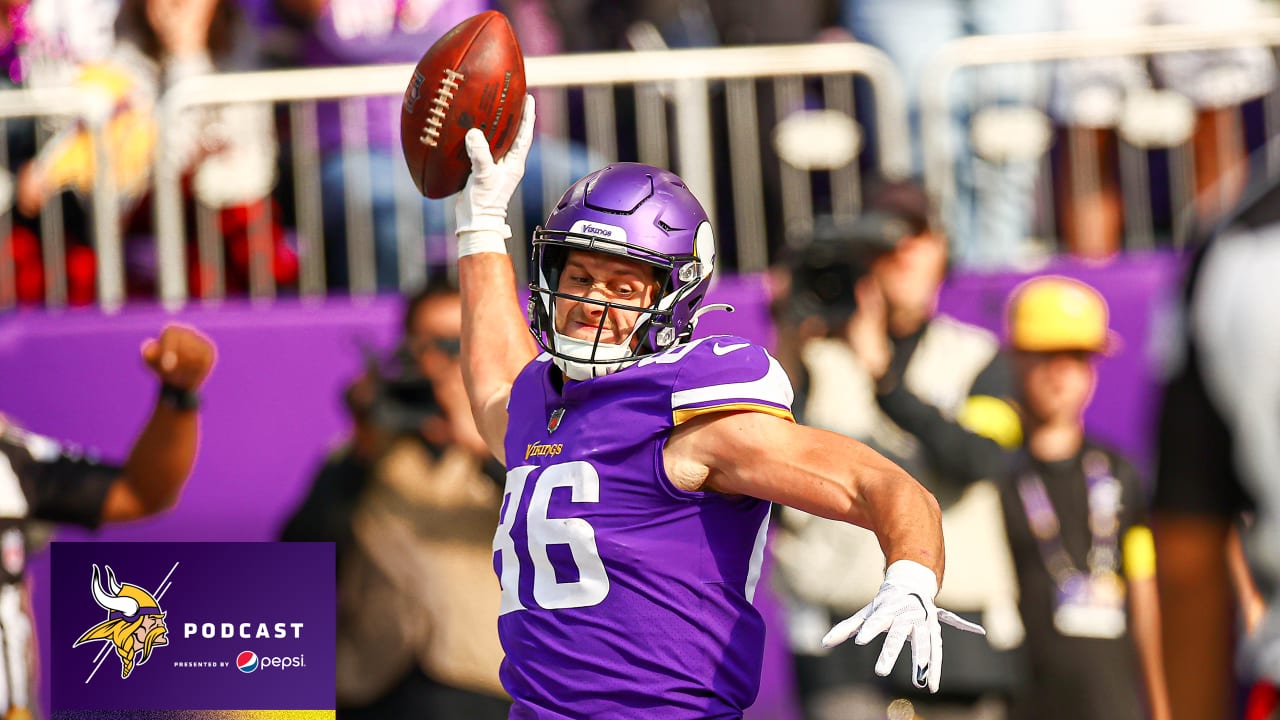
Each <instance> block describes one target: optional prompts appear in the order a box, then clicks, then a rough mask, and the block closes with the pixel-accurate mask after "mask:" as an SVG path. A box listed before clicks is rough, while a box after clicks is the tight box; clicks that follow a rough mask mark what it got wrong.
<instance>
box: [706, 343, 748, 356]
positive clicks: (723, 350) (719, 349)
mask: <svg viewBox="0 0 1280 720" xmlns="http://www.w3.org/2000/svg"><path fill="white" fill-rule="evenodd" d="M744 347H751V343H734V344H732V345H724V346H721V345H720V343H716V344H715V345H712V346H711V352H713V353H715V354H717V355H728V354H729V353H731V352H733V351H734V350H741V349H742V348H744Z"/></svg>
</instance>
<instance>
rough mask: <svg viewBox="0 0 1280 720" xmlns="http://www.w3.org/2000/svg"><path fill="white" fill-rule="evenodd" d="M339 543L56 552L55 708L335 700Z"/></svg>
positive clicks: (252, 705) (314, 704)
mask: <svg viewBox="0 0 1280 720" xmlns="http://www.w3.org/2000/svg"><path fill="white" fill-rule="evenodd" d="M334 568H335V562H334V556H333V545H332V544H331V543H288V544H286V543H156V542H151V543H118V542H110V543H66V542H55V543H54V544H53V549H52V586H51V592H50V596H51V597H50V616H51V618H56V622H52V623H50V625H49V630H48V632H49V634H50V637H51V640H52V644H53V673H52V675H53V677H52V681H53V708H52V709H53V711H54V712H55V713H57V712H59V711H63V710H332V709H334V679H335V669H334V647H335V632H334V622H335V619H336V617H337V613H336V607H335V602H336V601H335V593H334V587H335V585H334V583H335V579H334Z"/></svg>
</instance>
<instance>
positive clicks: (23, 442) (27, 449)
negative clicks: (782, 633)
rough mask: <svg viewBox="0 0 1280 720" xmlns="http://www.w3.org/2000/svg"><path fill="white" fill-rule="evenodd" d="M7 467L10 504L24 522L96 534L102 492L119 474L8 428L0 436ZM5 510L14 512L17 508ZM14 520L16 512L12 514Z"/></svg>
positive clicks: (59, 446)
mask: <svg viewBox="0 0 1280 720" xmlns="http://www.w3.org/2000/svg"><path fill="white" fill-rule="evenodd" d="M0 444H3V446H4V447H3V449H4V454H5V455H6V457H7V458H8V459H9V461H10V467H9V468H8V470H10V471H11V472H12V473H13V477H12V478H10V479H11V480H12V481H13V482H12V483H11V484H10V488H11V491H12V492H14V493H21V495H22V498H21V500H20V501H19V499H18V498H17V496H16V495H14V496H12V498H11V502H12V503H16V505H17V506H24V507H25V513H23V514H24V515H25V516H26V517H30V518H33V519H37V520H46V521H49V522H59V523H70V524H74V525H82V526H84V527H89V528H96V527H97V526H98V525H99V524H100V523H101V522H102V507H103V505H104V503H105V502H106V499H107V491H108V490H110V488H111V485H112V484H113V483H115V482H116V480H117V479H118V478H119V477H120V475H121V473H122V472H123V469H122V468H120V467H118V466H115V465H110V464H106V463H102V462H99V461H98V460H97V459H95V458H93V457H91V456H89V455H88V454H86V453H84V452H82V451H80V450H79V449H78V448H74V447H68V446H64V445H62V444H60V443H58V442H56V441H54V440H51V439H49V438H46V437H44V436H41V435H37V434H35V433H30V432H27V431H25V430H20V429H17V428H13V427H9V428H6V429H5V430H4V432H3V434H0ZM17 506H15V507H13V508H10V511H11V512H12V511H16V510H18V509H19V507H17ZM15 514H16V512H15Z"/></svg>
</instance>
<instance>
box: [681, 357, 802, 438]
mask: <svg viewBox="0 0 1280 720" xmlns="http://www.w3.org/2000/svg"><path fill="white" fill-rule="evenodd" d="M792 399H793V394H792V390H791V381H790V380H789V379H788V378H787V373H786V371H784V370H783V369H782V365H780V364H779V363H778V361H777V360H776V359H774V357H773V356H772V355H770V354H769V352H768V351H767V350H765V349H764V348H763V347H760V346H759V345H757V344H755V343H753V342H751V341H749V340H745V339H743V338H740V337H733V336H726V335H722V336H715V337H710V338H706V339H704V340H701V341H698V342H696V343H694V345H693V346H691V347H690V349H689V351H688V352H686V353H685V354H684V355H683V357H682V358H681V361H680V369H679V371H678V372H677V374H676V377H675V382H674V384H673V385H672V388H671V421H672V424H673V425H680V424H681V423H685V422H688V421H689V420H692V419H693V418H695V417H698V416H699V415H706V414H709V413H718V412H734V411H743V410H745V411H750V412H762V413H765V414H767V415H774V416H776V417H780V418H784V419H786V420H790V421H792V422H795V418H794V417H793V416H792V414H791V401H792Z"/></svg>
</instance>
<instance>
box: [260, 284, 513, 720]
mask: <svg viewBox="0 0 1280 720" xmlns="http://www.w3.org/2000/svg"><path fill="white" fill-rule="evenodd" d="M461 322H462V314H461V300H460V298H459V296H458V292H457V289H456V288H455V287H453V286H451V285H450V284H449V283H448V282H447V280H446V279H444V278H442V277H441V278H434V279H433V281H432V282H431V283H430V284H429V285H428V289H427V290H425V291H423V292H422V293H419V294H418V295H416V296H415V297H414V298H413V299H411V300H410V302H409V305H408V308H407V310H406V314H405V326H404V330H405V337H404V342H403V344H402V346H401V348H400V350H399V351H398V352H397V355H396V358H395V359H394V360H393V362H391V363H389V364H388V365H389V366H388V367H386V368H383V369H382V370H381V371H380V372H379V373H378V377H377V378H376V379H375V381H374V386H375V388H376V389H375V393H374V399H373V402H372V403H370V405H369V406H368V408H367V410H366V413H365V414H364V416H363V418H364V419H363V424H364V429H365V430H366V431H367V432H372V433H373V434H375V435H376V437H377V439H376V440H375V441H373V442H372V443H369V444H367V445H366V447H370V446H371V447H372V448H374V449H373V453H372V457H371V458H369V461H368V466H367V472H366V474H364V475H362V476H361V475H359V474H357V473H359V472H360V465H361V463H359V462H357V461H355V460H354V459H348V460H347V461H346V462H347V467H348V468H349V471H348V473H347V474H346V476H347V479H346V480H342V479H340V478H338V477H337V476H336V475H334V474H332V473H326V475H324V476H322V478H319V479H317V483H316V485H315V486H314V487H313V488H312V492H311V496H310V497H309V498H308V499H307V501H306V502H305V503H304V505H303V507H302V508H301V509H300V510H299V512H298V513H296V514H295V515H294V517H293V518H292V519H291V520H290V522H289V525H288V526H287V527H286V530H285V533H284V539H286V540H336V541H337V542H338V543H339V547H340V548H341V552H340V554H339V588H338V596H339V619H338V703H339V707H340V709H341V715H342V717H344V718H371V719H374V718H376V719H377V720H384V719H389V720H394V719H396V718H441V719H442V720H449V719H450V718H457V719H458V720H473V719H475V720H485V719H487V718H493V719H494V720H498V719H499V718H503V719H505V718H506V717H507V714H508V712H509V706H510V703H509V701H508V700H507V697H506V693H505V692H504V691H503V690H502V686H501V684H500V683H499V682H498V666H499V664H500V663H501V660H502V648H501V645H500V644H499V643H498V636H497V619H498V601H499V589H498V586H497V584H496V583H495V582H494V578H493V566H492V559H493V557H492V553H493V550H492V541H493V534H494V531H495V530H496V528H497V517H498V510H499V504H500V501H501V486H500V484H499V483H500V482H501V478H502V477H503V472H502V470H501V468H499V467H496V465H495V464H494V463H492V462H489V463H486V460H487V459H488V451H487V450H486V449H485V447H484V444H483V441H482V440H481V439H480V435H479V433H478V431H477V430H476V429H475V423H474V421H473V420H472V419H471V409H470V405H469V404H468V402H467V399H466V394H465V391H464V389H463V386H462V375H461V372H462V371H461V368H460V365H459V362H458V353H459V349H460V346H459V339H458V338H459V334H460V332H461V329H460V326H461ZM348 457H350V453H348ZM371 607H376V608H379V611H378V612H372V613H371V612H369V611H368V609H369V608H371Z"/></svg>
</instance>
